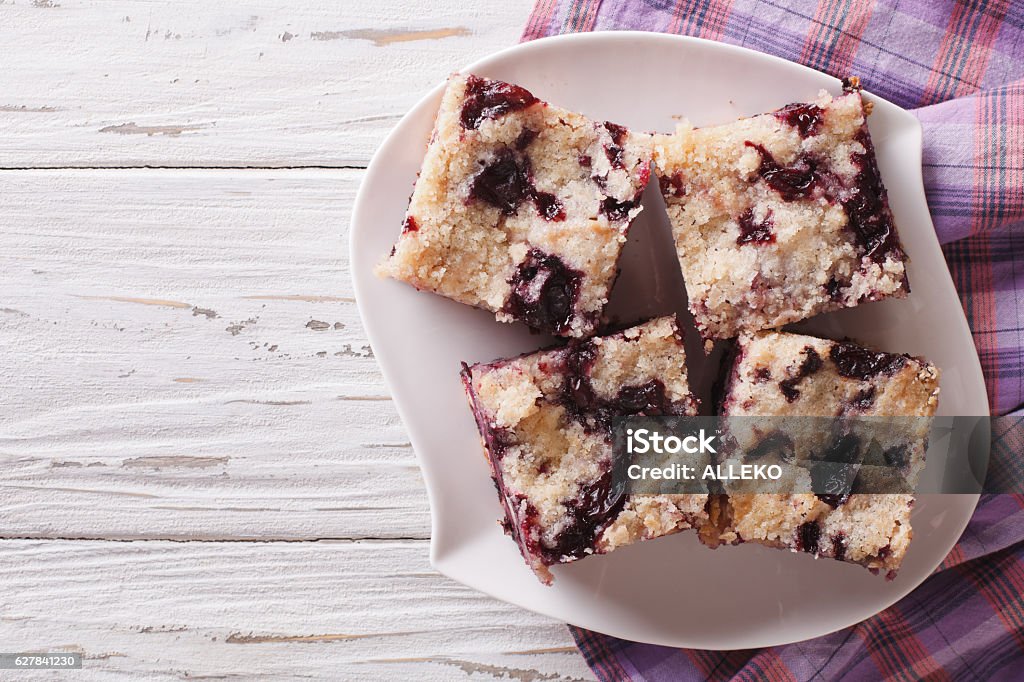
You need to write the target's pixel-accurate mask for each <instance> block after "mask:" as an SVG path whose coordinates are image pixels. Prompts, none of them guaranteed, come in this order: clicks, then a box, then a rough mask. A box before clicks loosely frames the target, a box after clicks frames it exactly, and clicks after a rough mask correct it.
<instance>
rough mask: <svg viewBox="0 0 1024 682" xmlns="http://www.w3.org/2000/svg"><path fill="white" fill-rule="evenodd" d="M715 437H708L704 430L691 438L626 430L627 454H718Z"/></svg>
mask: <svg viewBox="0 0 1024 682" xmlns="http://www.w3.org/2000/svg"><path fill="white" fill-rule="evenodd" d="M714 440H715V436H714V435H708V434H707V433H705V431H704V429H701V430H700V431H699V432H698V433H696V434H692V435H689V436H683V437H681V438H680V437H679V436H662V435H661V434H660V433H658V432H657V431H651V430H650V429H626V452H628V453H629V454H631V455H647V454H652V453H653V454H658V455H677V454H679V453H680V452H685V453H687V454H690V455H696V454H704V455H706V454H716V451H715V448H714V447H713V446H712V444H711V443H712V441H714Z"/></svg>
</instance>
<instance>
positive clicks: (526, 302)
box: [504, 249, 583, 334]
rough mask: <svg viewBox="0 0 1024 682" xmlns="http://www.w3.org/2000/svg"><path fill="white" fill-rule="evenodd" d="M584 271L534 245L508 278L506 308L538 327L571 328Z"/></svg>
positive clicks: (546, 328)
mask: <svg viewBox="0 0 1024 682" xmlns="http://www.w3.org/2000/svg"><path fill="white" fill-rule="evenodd" d="M582 280H583V273H581V272H579V271H578V270H573V269H572V268H570V267H568V266H567V265H566V264H565V263H563V262H562V259H560V258H559V257H558V256H554V255H551V254H546V253H544V252H543V251H541V250H540V249H531V250H530V251H529V253H527V254H526V259H525V260H524V261H523V262H522V263H520V264H519V267H518V268H517V269H516V272H515V273H514V274H513V275H512V278H511V279H510V280H509V284H510V285H511V287H512V291H511V293H510V294H509V298H508V301H507V302H506V303H505V307H504V311H505V312H507V313H508V314H510V315H512V316H513V317H515V318H517V319H520V320H523V321H524V322H526V324H528V325H530V326H531V327H534V328H536V329H542V330H544V331H551V332H554V333H556V334H561V333H562V332H564V331H565V330H566V329H568V328H569V322H570V321H571V320H572V317H573V307H574V306H575V304H576V300H577V298H578V297H579V291H580V282H581V281H582Z"/></svg>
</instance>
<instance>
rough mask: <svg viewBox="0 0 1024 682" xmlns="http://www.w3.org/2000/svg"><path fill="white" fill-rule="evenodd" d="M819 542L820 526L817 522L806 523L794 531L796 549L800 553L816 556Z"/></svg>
mask: <svg viewBox="0 0 1024 682" xmlns="http://www.w3.org/2000/svg"><path fill="white" fill-rule="evenodd" d="M819 540H821V526H819V525H818V522H817V521H808V522H807V523H804V524H801V525H800V527H799V528H797V529H796V548H797V549H798V550H799V551H801V552H807V553H808V554H817V553H818V542H819Z"/></svg>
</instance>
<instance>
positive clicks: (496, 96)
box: [459, 76, 540, 130]
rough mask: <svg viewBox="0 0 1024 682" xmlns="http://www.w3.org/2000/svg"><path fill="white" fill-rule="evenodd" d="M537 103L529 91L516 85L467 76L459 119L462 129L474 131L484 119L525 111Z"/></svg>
mask: <svg viewBox="0 0 1024 682" xmlns="http://www.w3.org/2000/svg"><path fill="white" fill-rule="evenodd" d="M539 101H540V100H538V99H537V98H536V97H534V96H533V94H532V93H531V92H530V91H529V90H527V89H525V88H521V87H519V86H518V85H512V84H511V83H502V82H501V81H492V80H486V79H484V78H478V77H477V76H469V77H468V78H467V79H466V95H465V101H464V102H463V104H462V112H461V113H460V116H459V118H460V120H461V122H462V127H463V128H467V129H469V130H475V129H476V128H477V127H479V125H480V123H481V122H483V121H484V120H486V119H489V118H498V117H499V116H503V115H505V114H507V113H508V112H510V111H518V110H520V109H525V108H526V107H528V106H530V105H532V104H535V103H537V102H539Z"/></svg>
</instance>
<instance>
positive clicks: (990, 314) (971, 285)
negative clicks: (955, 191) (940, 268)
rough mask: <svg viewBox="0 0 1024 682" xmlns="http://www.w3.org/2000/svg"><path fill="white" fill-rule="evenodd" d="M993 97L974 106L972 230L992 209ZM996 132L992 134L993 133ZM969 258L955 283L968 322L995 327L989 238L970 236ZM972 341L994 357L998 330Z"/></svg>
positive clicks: (993, 401) (990, 386) (992, 376)
mask: <svg viewBox="0 0 1024 682" xmlns="http://www.w3.org/2000/svg"><path fill="white" fill-rule="evenodd" d="M991 105H992V97H986V96H982V97H978V98H977V101H976V104H975V106H976V107H977V109H976V111H975V120H976V122H977V125H976V126H975V130H976V132H975V136H974V155H975V164H974V167H975V170H974V197H973V208H974V211H973V212H972V213H973V215H972V222H971V232H972V233H978V232H981V231H983V228H984V225H985V221H986V217H985V216H986V214H988V213H989V212H990V211H991V208H992V207H991V206H990V204H991V201H990V199H991V197H992V195H993V192H992V189H993V188H992V181H993V177H992V176H993V168H994V167H993V166H992V165H991V163H992V160H993V159H994V158H998V156H999V140H998V134H999V132H998V130H999V126H998V125H993V124H994V123H995V120H994V119H995V116H994V112H993V111H992V108H991ZM993 133H995V137H993ZM970 248H971V253H970V261H969V262H968V263H967V264H966V265H967V271H968V273H969V280H968V281H967V282H964V284H965V285H966V286H963V287H958V288H957V291H958V292H960V293H961V296H969V297H970V306H969V307H970V311H969V313H968V320H967V321H968V324H969V325H970V327H971V329H972V330H974V329H977V330H983V329H996V328H997V327H996V324H997V321H996V296H995V292H994V284H995V282H994V277H993V272H992V265H991V263H992V259H991V257H990V250H989V239H988V237H987V236H985V235H982V236H981V237H979V238H977V239H976V240H974V239H972V240H971V245H970ZM974 345H975V347H976V348H977V349H978V354H979V355H980V356H981V357H989V358H994V357H997V353H998V351H999V335H998V334H974ZM988 369H989V372H988V373H987V374H989V376H988V377H987V378H988V379H989V380H987V381H986V382H985V386H986V389H987V390H988V395H989V405H990V406H991V407H992V408H993V409H995V408H996V406H997V405H999V380H998V374H997V373H994V372H993V371H992V370H993V369H994V368H992V367H989V368H988Z"/></svg>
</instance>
